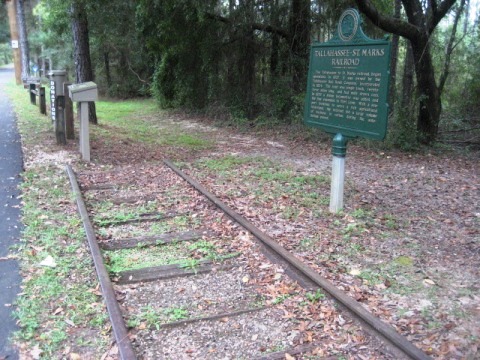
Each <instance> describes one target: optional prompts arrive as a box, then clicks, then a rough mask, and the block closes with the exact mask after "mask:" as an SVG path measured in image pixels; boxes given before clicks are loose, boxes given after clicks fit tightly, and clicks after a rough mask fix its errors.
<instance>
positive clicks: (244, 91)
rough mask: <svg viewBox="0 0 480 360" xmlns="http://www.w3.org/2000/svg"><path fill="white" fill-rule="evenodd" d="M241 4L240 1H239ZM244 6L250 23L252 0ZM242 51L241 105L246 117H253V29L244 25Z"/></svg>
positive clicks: (240, 66)
mask: <svg viewBox="0 0 480 360" xmlns="http://www.w3.org/2000/svg"><path fill="white" fill-rule="evenodd" d="M240 4H242V2H240ZM242 5H243V6H244V7H245V15H246V18H247V21H246V23H247V24H251V23H253V20H254V9H253V6H254V4H253V1H252V0H246V1H245V2H244V3H243V4H242ZM241 47H242V52H241V53H240V57H239V63H238V70H239V75H240V77H239V79H240V96H242V97H243V107H244V109H245V111H246V116H247V118H248V119H253V118H254V117H255V64H256V59H255V37H254V34H253V29H252V28H251V27H250V26H248V25H247V26H246V28H245V32H244V34H243V36H242V40H241Z"/></svg>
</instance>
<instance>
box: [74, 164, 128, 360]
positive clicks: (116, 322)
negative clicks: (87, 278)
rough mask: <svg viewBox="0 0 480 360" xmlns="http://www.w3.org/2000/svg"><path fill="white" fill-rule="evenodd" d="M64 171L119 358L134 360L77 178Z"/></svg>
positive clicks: (126, 331)
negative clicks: (74, 199) (73, 196)
mask: <svg viewBox="0 0 480 360" xmlns="http://www.w3.org/2000/svg"><path fill="white" fill-rule="evenodd" d="M66 171H67V174H68V177H69V178H70V184H71V186H72V190H73V193H74V194H75V198H76V201H77V207H78V212H79V213H80V216H81V218H82V221H83V227H84V229H85V233H86V236H87V240H88V245H89V247H90V252H91V254H92V258H93V262H94V265H95V269H96V271H97V276H98V281H99V282H100V287H101V288H102V294H103V297H104V299H105V304H106V306H107V310H108V315H109V317H110V321H111V323H112V330H113V333H114V335H115V340H116V342H117V346H118V350H119V353H120V357H121V359H122V360H136V359H137V356H136V354H135V352H134V351H133V347H132V343H131V342H130V338H129V337H128V330H127V327H126V326H125V322H124V320H123V316H122V312H121V310H120V305H119V304H118V302H117V298H116V296H115V291H114V289H113V285H112V282H111V281H110V277H109V275H108V272H107V269H106V268H105V264H104V263H103V258H102V254H101V251H100V247H99V245H98V242H97V238H96V236H95V231H94V229H93V226H92V223H91V222H90V218H89V216H88V211H87V207H86V206H85V202H84V201H83V197H82V193H81V191H80V187H79V186H78V182H77V178H76V176H75V173H74V171H73V169H72V167H71V166H70V165H67V166H66Z"/></svg>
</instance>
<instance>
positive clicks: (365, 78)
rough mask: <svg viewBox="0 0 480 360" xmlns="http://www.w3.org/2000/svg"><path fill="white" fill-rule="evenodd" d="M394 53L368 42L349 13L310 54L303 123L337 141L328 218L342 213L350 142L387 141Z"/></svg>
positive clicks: (383, 44)
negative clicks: (354, 139)
mask: <svg viewBox="0 0 480 360" xmlns="http://www.w3.org/2000/svg"><path fill="white" fill-rule="evenodd" d="M390 47H391V44H390V41H389V40H387V39H384V40H374V39H370V38H369V37H367V36H366V35H365V34H364V32H363V30H362V27H361V18H360V15H359V13H358V12H357V10H355V9H347V10H345V11H344V12H343V14H342V15H341V16H340V19H339V22H338V25H337V29H336V32H335V34H334V35H333V37H332V38H331V39H330V40H329V41H327V42H325V43H314V44H312V46H311V48H310V63H309V71H308V80H307V94H306V99H305V111H304V122H305V124H306V125H307V126H312V127H317V128H320V129H322V130H324V131H325V132H327V133H329V134H331V135H332V137H333V146H332V155H333V161H332V182H331V193H330V207H329V210H330V212H333V213H336V212H338V211H340V210H342V208H343V192H344V180H345V157H346V151H347V142H348V140H349V139H353V138H356V137H363V138H367V139H374V140H383V139H384V138H385V135H386V132H387V120H388V103H387V100H388V86H389V80H390V71H389V68H390Z"/></svg>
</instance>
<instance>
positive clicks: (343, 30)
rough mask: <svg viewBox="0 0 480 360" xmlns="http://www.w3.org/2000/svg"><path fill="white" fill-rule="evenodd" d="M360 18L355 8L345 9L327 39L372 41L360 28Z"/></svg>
mask: <svg viewBox="0 0 480 360" xmlns="http://www.w3.org/2000/svg"><path fill="white" fill-rule="evenodd" d="M361 25H362V18H361V17H360V14H359V13H358V11H357V10H355V9H347V10H345V11H344V12H343V13H342V15H341V16H340V19H339V21H338V25H337V31H336V32H335V34H334V35H333V37H332V38H331V39H330V40H329V41H328V42H332V43H349V42H351V43H358V42H363V41H372V40H373V39H370V38H369V37H368V36H367V35H365V33H364V32H363V29H362V26H361Z"/></svg>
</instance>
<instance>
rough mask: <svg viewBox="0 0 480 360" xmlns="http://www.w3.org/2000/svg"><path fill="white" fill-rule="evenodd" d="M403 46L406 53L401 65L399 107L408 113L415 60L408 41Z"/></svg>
mask: <svg viewBox="0 0 480 360" xmlns="http://www.w3.org/2000/svg"><path fill="white" fill-rule="evenodd" d="M405 47H406V53H405V63H404V65H403V79H402V98H401V108H402V111H403V112H404V113H410V111H411V107H412V95H413V89H414V84H413V75H414V73H415V61H414V60H413V52H412V45H410V41H408V40H406V44H405Z"/></svg>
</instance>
